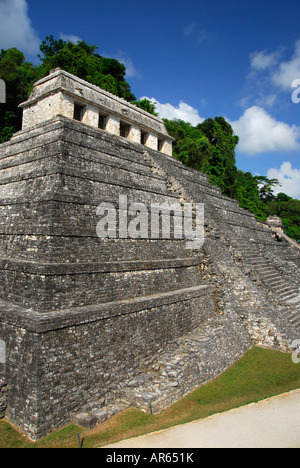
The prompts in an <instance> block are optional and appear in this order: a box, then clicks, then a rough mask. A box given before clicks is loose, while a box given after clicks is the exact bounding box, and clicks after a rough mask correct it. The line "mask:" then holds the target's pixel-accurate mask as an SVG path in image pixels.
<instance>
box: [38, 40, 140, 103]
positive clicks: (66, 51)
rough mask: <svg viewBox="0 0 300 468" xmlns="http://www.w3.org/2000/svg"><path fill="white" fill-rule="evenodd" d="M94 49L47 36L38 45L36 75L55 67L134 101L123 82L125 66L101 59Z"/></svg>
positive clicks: (127, 86) (114, 60)
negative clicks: (38, 60)
mask: <svg viewBox="0 0 300 468" xmlns="http://www.w3.org/2000/svg"><path fill="white" fill-rule="evenodd" d="M97 49H98V48H97V46H95V45H88V44H87V43H86V42H85V41H80V42H78V43H77V44H74V43H73V42H70V41H68V42H67V41H63V40H62V39H59V40H56V39H54V37H53V36H47V37H46V40H44V41H43V42H42V44H41V46H40V50H41V54H40V55H39V59H40V61H41V65H40V67H39V76H40V78H42V77H44V76H46V75H48V74H49V72H50V70H52V69H55V68H58V67H59V68H62V69H63V70H65V71H67V72H69V73H72V74H73V75H76V76H78V77H79V78H82V79H83V80H86V81H88V82H89V83H92V84H94V85H96V86H99V87H100V88H102V89H105V90H106V91H108V92H110V93H112V94H115V95H117V96H119V97H122V98H123V99H126V100H127V101H130V102H131V101H135V100H136V98H135V96H134V94H133V93H132V92H131V89H130V86H129V84H128V83H127V81H126V80H125V75H126V67H125V65H123V64H122V63H120V62H119V61H118V60H116V59H113V58H106V57H102V56H101V55H99V54H98V53H96V51H97Z"/></svg>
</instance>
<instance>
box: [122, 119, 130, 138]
mask: <svg viewBox="0 0 300 468" xmlns="http://www.w3.org/2000/svg"><path fill="white" fill-rule="evenodd" d="M129 133H130V125H128V124H126V123H123V122H120V136H121V137H123V138H129Z"/></svg>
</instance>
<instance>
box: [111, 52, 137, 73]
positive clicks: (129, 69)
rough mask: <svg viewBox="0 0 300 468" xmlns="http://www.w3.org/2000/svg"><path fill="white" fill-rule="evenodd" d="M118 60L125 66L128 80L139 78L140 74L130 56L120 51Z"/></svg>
mask: <svg viewBox="0 0 300 468" xmlns="http://www.w3.org/2000/svg"><path fill="white" fill-rule="evenodd" d="M116 60H118V61H119V62H120V63H123V65H125V67H126V77H127V78H137V77H138V76H139V72H138V71H137V69H136V68H135V66H134V64H133V61H132V59H131V58H130V57H129V56H128V54H126V52H124V51H123V50H119V51H118V54H117V56H116Z"/></svg>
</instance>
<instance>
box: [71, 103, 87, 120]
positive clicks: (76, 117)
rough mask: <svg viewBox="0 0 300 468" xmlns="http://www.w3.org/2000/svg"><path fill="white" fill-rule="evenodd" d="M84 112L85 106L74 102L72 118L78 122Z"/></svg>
mask: <svg viewBox="0 0 300 468" xmlns="http://www.w3.org/2000/svg"><path fill="white" fill-rule="evenodd" d="M84 112H85V106H81V105H80V104H76V102H75V103H74V116H73V118H74V120H78V122H82V119H83V116H84Z"/></svg>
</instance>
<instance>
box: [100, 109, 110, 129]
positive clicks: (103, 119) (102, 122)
mask: <svg viewBox="0 0 300 468" xmlns="http://www.w3.org/2000/svg"><path fill="white" fill-rule="evenodd" d="M107 119H108V115H105V114H102V113H101V112H100V113H99V122H98V128H101V130H105V129H106V125H107Z"/></svg>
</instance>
